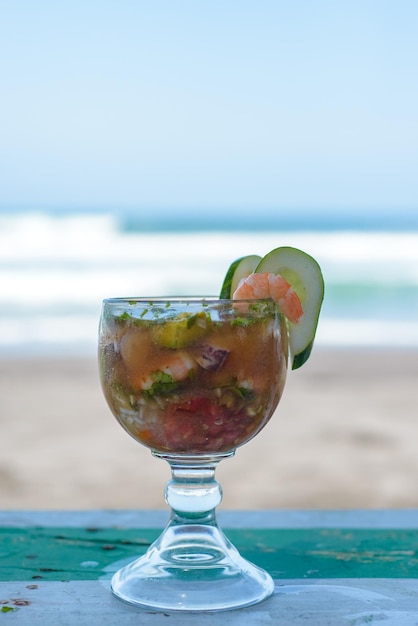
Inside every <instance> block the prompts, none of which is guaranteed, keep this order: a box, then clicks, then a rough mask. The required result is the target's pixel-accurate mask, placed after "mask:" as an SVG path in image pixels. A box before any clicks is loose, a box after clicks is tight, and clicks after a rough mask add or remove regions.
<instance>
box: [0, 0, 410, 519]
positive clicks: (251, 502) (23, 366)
mask: <svg viewBox="0 0 418 626" xmlns="http://www.w3.org/2000/svg"><path fill="white" fill-rule="evenodd" d="M0 8H1V23H0V33H1V36H0V68H1V92H2V97H1V99H0V120H1V121H0V125H1V141H0V374H1V378H0V423H1V427H2V432H3V446H2V453H1V455H0V498H1V503H2V506H4V507H5V508H10V507H20V508H28V507H29V508H33V507H37V506H39V507H52V508H53V507H68V508H78V507H82V508H83V507H101V506H108V507H112V506H123V507H136V506H141V505H142V506H144V507H146V506H148V505H149V506H164V503H163V500H162V493H161V491H162V486H163V480H162V477H163V474H164V471H165V468H164V469H162V468H160V467H157V466H159V465H160V464H161V462H157V461H155V460H154V459H152V458H151V456H150V454H149V453H148V451H147V450H145V449H142V448H141V447H140V446H138V444H136V443H135V442H133V441H131V440H129V437H128V436H127V435H126V434H125V433H123V432H122V430H121V429H120V427H118V426H117V425H116V423H113V421H112V417H111V416H110V413H109V411H108V409H107V407H106V406H105V404H104V400H103V399H102V396H101V390H100V388H99V385H98V381H97V374H96V364H95V358H96V356H95V355H96V342H97V325H98V318H99V315H100V305H101V300H102V299H103V298H105V297H108V296H117V295H120V296H126V295H128V296H129V295H150V296H155V295H173V294H180V293H182V294H188V295H202V294H210V295H217V294H218V293H219V290H220V287H221V284H222V281H223V277H224V274H225V272H226V270H227V268H228V266H229V264H230V262H231V261H233V260H234V259H235V258H237V257H240V256H243V255H246V254H259V255H264V254H265V253H267V252H268V251H269V250H271V249H272V248H275V247H277V246H280V245H294V246H296V247H299V248H302V249H304V250H305V251H307V252H309V253H310V254H312V255H313V256H314V257H316V258H317V260H318V261H319V263H320V264H321V266H322V269H323V272H324V276H325V282H326V297H325V301H324V307H323V312H322V317H321V321H320V325H319V328H318V334H317V340H316V348H315V351H314V353H313V355H312V357H311V359H310V361H309V363H308V364H307V365H306V366H305V367H304V368H303V370H301V372H300V373H299V372H298V373H294V374H292V375H291V381H290V382H289V385H288V387H289V389H288V390H287V392H286V396H285V398H284V400H283V403H284V407H283V408H282V407H280V410H279V413H280V416H279V415H278V417H277V422H275V426H274V427H272V425H271V424H270V425H269V427H268V428H276V429H277V438H276V437H274V436H273V437H272V434H275V433H276V431H273V430H270V431H269V432H267V429H266V434H265V433H264V432H263V433H262V434H261V435H260V436H259V438H257V440H255V441H254V442H252V443H251V444H249V445H248V446H246V447H245V448H243V449H242V451H239V454H237V457H236V460H234V461H233V462H231V463H229V467H228V468H226V469H225V470H223V469H221V470H220V471H221V473H222V472H225V476H224V478H225V483H226V485H227V488H226V487H225V500H224V502H225V505H226V506H231V507H239V508H249V507H251V506H263V507H274V506H295V507H301V508H303V507H305V506H316V507H321V506H325V507H332V506H336V507H338V506H395V505H397V506H411V505H415V504H418V496H417V495H416V494H415V488H414V487H413V485H415V482H414V481H416V478H417V472H418V461H416V460H415V451H414V450H413V448H411V443H410V442H411V438H413V437H415V436H416V429H417V426H416V425H415V424H414V418H416V406H417V396H416V391H415V386H414V385H415V383H414V381H415V380H416V374H417V369H418V366H417V358H416V356H417V355H418V177H417V171H418V85H417V81H416V80H415V78H416V75H417V69H418V40H417V38H416V29H415V24H416V23H417V19H418V5H417V4H416V3H414V2H412V0H410V1H407V0H400V1H399V2H397V3H396V4H395V3H393V2H389V0H388V1H386V0H383V1H380V2H378V1H377V0H376V1H373V0H370V1H366V2H361V1H360V0H354V1H351V2H348V1H347V2H346V1H342V2H339V3H333V2H327V1H323V0H319V1H318V2H315V3H312V2H309V1H307V0H306V1H304V0H301V1H298V2H294V3H286V2H281V1H278V2H277V1H273V0H271V1H269V0H259V1H258V2H257V3H255V2H247V1H245V0H244V1H242V0H241V1H240V2H238V1H235V0H231V1H229V2H227V3H224V2H219V1H218V0H213V1H212V2H210V3H204V2H191V1H186V0H185V1H182V0H180V1H178V2H175V3H174V2H170V1H169V0H165V1H164V0H155V1H154V2H152V3H149V2H142V1H130V0H121V1H120V2H117V3H116V2H111V1H110V0H109V1H107V0H101V1H100V2H99V1H98V0H87V1H83V2H81V0H74V1H73V2H71V3H64V4H62V3H58V4H57V3H55V2H52V0H49V1H48V0H39V1H38V2H36V3H33V2H30V1H29V0H16V2H13V3H9V2H3V1H1V0H0ZM289 378H290V376H289ZM291 394H293V395H291ZM315 394H316V395H315ZM287 398H288V399H287ZM313 398H316V401H315V402H313ZM284 418H285V419H284ZM307 419H309V422H306V420H307ZM281 420H282V421H281ZM292 429H293V430H292ZM307 429H308V430H307ZM119 431H120V432H119ZM302 434H303V435H304V436H301V435H302ZM307 434H308V436H307ZM272 439H273V440H274V441H275V445H276V446H277V449H276V448H275V449H274V450H271V455H269V457H270V456H271V457H272V458H271V461H270V464H269V465H267V466H266V468H265V470H263V467H262V464H263V460H264V459H263V449H265V446H269V445H270V446H271V445H272V444H271V440H272ZM324 446H325V449H326V453H325V454H324V453H323V448H324ZM247 448H248V452H247ZM288 450H292V451H293V453H292V454H290V455H289V456H287V455H288V452H287V451H288ZM141 455H142V456H141ZM345 455H346V456H345ZM239 459H241V460H239ZM273 462H274V463H275V464H273V465H272V463H273ZM226 465H228V464H226ZM337 466H338V470H337ZM254 467H257V468H258V469H257V471H258V474H257V472H254ZM365 475H367V477H368V481H366V483H364V480H363V484H362V485H361V486H360V487H359V481H360V482H362V479H364V476H365ZM267 476H268V478H267ZM276 479H277V488H276V486H275V481H276ZM257 480H258V482H257ZM152 481H154V482H152ZM281 481H283V483H284V484H285V485H286V486H285V487H284V486H282V485H281ZM292 481H293V482H292ZM260 484H262V485H263V487H262V489H260ZM145 486H146V487H145ZM134 491H135V493H134ZM261 493H262V496H261V495H260V498H261V499H260V500H257V498H256V497H255V495H256V494H261ZM227 494H229V495H227ZM133 495H134V497H133Z"/></svg>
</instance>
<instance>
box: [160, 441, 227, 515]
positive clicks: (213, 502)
mask: <svg viewBox="0 0 418 626" xmlns="http://www.w3.org/2000/svg"><path fill="white" fill-rule="evenodd" d="M233 454H234V453H230V454H222V455H217V456H214V457H212V458H210V459H209V460H208V459H207V458H206V459H205V460H202V458H196V457H186V458H179V457H176V458H173V457H171V456H169V455H161V454H158V453H157V454H155V456H158V457H159V458H163V459H165V460H166V461H167V462H168V463H169V465H170V468H171V480H169V481H168V483H167V485H166V487H165V500H166V502H167V504H168V505H169V506H170V508H171V524H204V525H214V526H215V525H216V513H215V510H216V507H217V506H218V505H219V504H220V503H221V501H222V488H221V485H220V484H219V483H218V481H217V480H216V479H215V472H216V468H217V465H218V463H219V462H220V461H221V460H223V459H225V458H228V457H232V456H233Z"/></svg>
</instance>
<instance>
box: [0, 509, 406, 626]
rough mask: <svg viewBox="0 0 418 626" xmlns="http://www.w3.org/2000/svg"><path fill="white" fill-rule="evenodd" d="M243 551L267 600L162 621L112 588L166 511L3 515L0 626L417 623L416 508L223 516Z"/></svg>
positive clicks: (396, 625) (155, 531)
mask: <svg viewBox="0 0 418 626" xmlns="http://www.w3.org/2000/svg"><path fill="white" fill-rule="evenodd" d="M218 519H219V522H220V525H221V527H222V528H223V530H224V531H225V533H226V534H227V535H228V536H229V537H230V539H231V540H232V541H233V542H234V543H235V544H236V546H237V547H238V549H239V550H240V551H241V552H242V554H243V555H244V556H245V557H247V558H249V559H251V560H252V561H253V562H255V563H257V564H258V565H260V566H262V567H264V568H265V569H267V570H268V571H269V572H270V573H271V574H272V576H273V578H274V579H275V583H276V589H275V593H274V595H273V597H271V598H270V599H269V600H267V601H265V602H263V603H261V604H259V605H256V606H253V607H249V608H246V609H241V610H236V611H227V612H218V613H199V614H187V613H179V612H173V613H167V612H164V613H159V612H156V611H152V610H145V609H139V608H136V607H132V606H129V605H127V604H124V603H123V602H121V601H120V600H118V599H117V598H115V597H114V596H113V595H112V593H111V592H110V589H109V583H110V578H111V575H112V573H113V571H114V570H115V569H116V565H115V563H117V564H118V565H119V564H120V562H121V561H124V560H126V559H133V558H135V557H136V556H137V555H139V554H142V553H143V552H144V551H145V550H146V548H147V546H148V545H149V544H150V542H152V541H153V540H154V539H155V538H156V537H157V535H158V534H159V532H160V531H161V529H162V527H163V526H164V525H165V523H166V521H167V513H165V512H164V511H138V512H128V511H91V512H78V513H77V512H71V513H69V512H65V511H63V512H0V537H1V541H0V626H1V624H2V623H4V624H13V625H25V626H50V625H54V626H58V625H59V626H67V625H68V626H74V625H75V624H77V625H78V626H79V625H84V624H88V625H89V626H96V624H97V625H100V626H101V625H103V626H104V625H106V624H112V625H117V626H125V625H126V626H129V625H131V624H132V625H133V624H135V625H137V624H153V625H156V626H158V625H160V624H165V625H169V624H173V625H176V624H181V625H182V626H187V625H188V624H191V625H197V624H198V625H199V626H200V625H202V626H204V625H206V624H207V625H213V624H215V625H217V624H222V626H228V625H240V626H242V624H256V625H260V626H261V625H264V624H265V625H268V626H271V625H273V624H278V626H284V625H286V626H287V625H292V626H298V625H299V624H309V625H310V626H316V625H318V626H326V625H328V624H329V625H332V626H338V625H339V624H341V625H345V626H354V625H355V626H358V625H364V624H371V623H379V624H380V623H382V626H383V624H384V626H392V625H393V626H417V625H418V510H404V511H346V512H343V511H341V512H331V511H328V512H326V511H323V512H320V511H258V512H255V511H253V512H232V511H231V512H228V511H219V513H218Z"/></svg>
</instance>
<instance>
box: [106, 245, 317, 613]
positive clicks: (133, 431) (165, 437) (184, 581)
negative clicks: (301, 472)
mask: <svg viewBox="0 0 418 626" xmlns="http://www.w3.org/2000/svg"><path fill="white" fill-rule="evenodd" d="M322 297H323V281H322V275H321V272H320V269H319V266H318V264H317V263H316V262H315V261H314V260H313V259H312V257H310V256H308V255H306V254H305V253H303V252H301V251H300V250H296V249H294V248H278V249H276V250H274V251H273V252H271V253H270V254H269V255H267V256H266V257H264V258H263V259H261V258H260V257H258V256H255V255H252V256H248V257H243V258H242V259H238V260H237V261H235V262H234V263H233V264H232V265H231V267H230V268H229V270H228V272H227V274H226V277H225V280H224V283H223V286H222V289H221V294H220V297H219V298H212V297H206V298H191V297H175V298H164V299H163V298H142V297H141V298H139V297H132V298H110V299H107V300H105V301H104V303H103V310H102V316H101V322H100V337H99V362H100V376H101V382H102V387H103V392H104V395H105V397H106V400H107V402H108V404H109V407H110V409H111V411H112V413H113V414H114V416H115V417H116V419H117V420H118V421H119V423H120V424H121V425H122V426H123V428H124V429H125V430H126V431H127V432H128V433H129V434H130V435H131V436H132V437H133V438H134V439H135V440H136V441H138V442H139V443H141V444H143V445H144V446H147V447H148V448H149V449H150V450H151V451H152V453H153V455H154V456H155V457H157V458H162V459H165V460H166V461H167V462H168V463H169V465H170V467H171V473H172V478H171V480H170V481H169V482H168V484H167V486H166V490H165V497H166V502H167V503H168V505H169V506H170V508H171V516H170V520H169V523H168V525H167V527H166V528H165V530H164V532H163V533H162V534H161V536H160V537H159V538H158V539H157V540H156V541H155V542H154V544H153V545H152V546H151V547H150V548H149V550H148V551H147V552H146V554H145V555H144V556H142V557H140V558H139V559H137V560H136V561H134V562H133V563H130V564H128V565H126V566H125V567H123V568H122V569H119V570H118V571H117V572H116V573H115V574H114V576H113V578H112V590H113V592H114V593H115V594H116V595H117V596H118V597H120V598H122V599H123V600H125V601H127V602H129V603H131V604H136V605H140V606H144V607H152V608H154V609H160V610H179V611H205V610H222V609H231V608H237V607H242V606H248V605H251V604H254V603H256V602H259V601H261V600H263V599H264V598H267V597H268V596H269V595H271V594H272V593H273V589H274V585H273V581H272V579H271V577H270V575H269V574H268V573H267V572H265V571H264V570H261V569H260V568H258V567H256V566H255V565H253V564H251V563H249V562H248V561H246V560H245V559H243V558H242V557H241V556H240V554H239V553H238V552H237V550H236V548H235V547H234V546H233V545H232V544H231V543H230V542H229V541H228V539H227V538H226V537H225V535H224V534H223V533H222V531H221V530H220V529H219V527H218V525H217V521H216V514H215V509H216V507H217V505H218V504H219V503H220V502H221V498H222V492H221V488H220V485H219V483H218V482H217V481H216V479H215V469H216V466H217V464H218V463H219V462H220V461H221V460H222V459H225V458H228V457H231V456H233V455H234V453H235V451H236V449H237V448H238V447H240V446H242V445H243V444H245V443H247V442H248V441H250V440H251V439H252V438H253V437H254V436H255V435H256V434H257V433H258V432H259V431H260V430H261V429H262V428H263V427H264V426H265V425H266V424H267V422H268V421H269V420H270V418H271V417H272V415H273V413H274V411H275V409H276V407H277V405H278V403H279V400H280V397H281V395H282V392H283V389H284V385H285V380H286V373H287V365H288V361H289V358H290V360H291V366H292V368H293V369H295V368H297V367H300V366H301V365H302V364H303V363H304V362H305V361H306V360H307V358H308V357H309V355H310V351H311V348H312V343H313V339H314V335H315V330H316V325H317V320H318V315H319V310H320V307H321V302H322Z"/></svg>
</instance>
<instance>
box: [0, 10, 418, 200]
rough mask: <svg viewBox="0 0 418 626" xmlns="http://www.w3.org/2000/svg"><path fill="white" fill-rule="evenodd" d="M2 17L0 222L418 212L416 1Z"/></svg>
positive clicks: (34, 12)
mask: <svg viewBox="0 0 418 626" xmlns="http://www.w3.org/2000/svg"><path fill="white" fill-rule="evenodd" d="M0 15H1V19H0V72H1V83H0V84H1V98H0V207H3V208H4V207H14V206H16V207H18V206H27V207H43V206H45V207H51V206H54V207H56V206H65V207H68V206H74V207H89V206H92V207H99V206H103V207H115V206H128V207H156V208H158V207H182V208H183V207H184V208H185V209H191V210H195V208H196V207H212V208H217V207H218V208H222V209H223V208H225V207H242V210H254V207H263V208H265V209H266V210H268V209H269V208H275V207H278V206H279V207H290V208H294V207H303V208H307V209H310V208H312V209H317V208H321V209H322V208H323V209H331V208H335V207H341V208H348V209H355V210H362V209H377V210H378V209H380V208H382V207H384V208H386V209H389V210H390V209H398V208H401V209H404V210H406V211H414V210H416V209H417V208H418V175H417V173H418V80H417V76H418V72H417V70H418V37H417V36H416V33H417V24H418V2H415V0H410V1H406V0H397V1H396V2H394V1H393V0H391V1H389V0H380V1H379V0H375V1H373V0H351V1H349V0H339V1H337V2H335V1H331V0H330V1H328V2H326V1H323V0H317V1H314V0H310V1H309V0H295V1H294V2H288V1H280V0H271V1H270V0H257V1H256V0H253V1H251V2H250V1H247V0H222V1H221V0H211V1H210V2H204V1H203V0H189V1H187V0H152V1H149V0H148V1H141V0H113V1H110V0H71V1H69V2H57V1H56V0H50V1H48V0H36V2H35V1H33V0H13V1H11V0H0Z"/></svg>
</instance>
